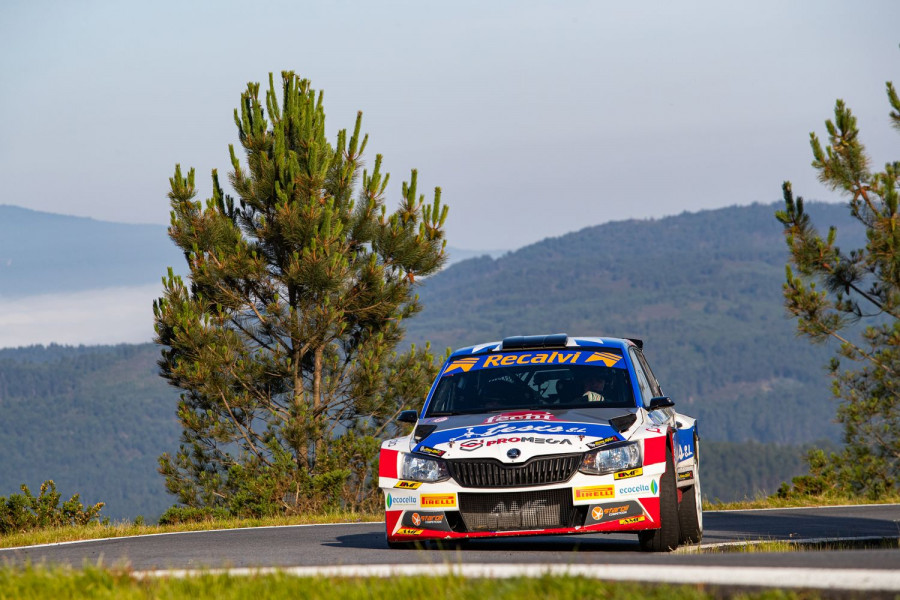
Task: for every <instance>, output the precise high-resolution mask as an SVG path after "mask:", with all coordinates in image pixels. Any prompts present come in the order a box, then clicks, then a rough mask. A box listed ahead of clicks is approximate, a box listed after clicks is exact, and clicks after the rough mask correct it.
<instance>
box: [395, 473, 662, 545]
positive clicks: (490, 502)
mask: <svg viewBox="0 0 900 600" xmlns="http://www.w3.org/2000/svg"><path fill="white" fill-rule="evenodd" d="M664 469H665V464H664V463H663V464H654V465H650V466H645V467H643V468H639V469H634V470H632V471H627V472H620V473H615V474H609V475H602V476H596V475H585V474H583V473H580V472H578V473H576V474H575V475H573V476H572V477H571V478H570V479H569V480H568V481H566V482H565V483H561V484H556V485H547V486H537V487H535V486H532V487H520V488H509V487H503V488H472V487H462V486H460V485H459V484H458V483H456V482H455V481H454V480H452V479H450V480H448V481H443V482H439V483H419V482H410V481H404V480H401V479H396V478H389V477H381V478H380V480H379V485H380V487H381V490H382V491H383V492H384V497H385V526H386V533H387V537H388V540H390V541H414V540H421V539H464V538H481V537H504V536H517V535H542V534H543V535H551V534H552V535H559V534H573V533H600V532H607V533H608V532H618V531H640V530H644V529H656V528H659V526H660V525H659V480H660V477H661V476H662V474H663V471H664Z"/></svg>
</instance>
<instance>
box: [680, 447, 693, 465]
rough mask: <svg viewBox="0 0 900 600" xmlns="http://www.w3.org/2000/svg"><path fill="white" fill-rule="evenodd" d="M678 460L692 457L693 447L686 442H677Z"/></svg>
mask: <svg viewBox="0 0 900 600" xmlns="http://www.w3.org/2000/svg"><path fill="white" fill-rule="evenodd" d="M677 455H678V460H679V461H682V460H684V459H686V458H692V457H693V456H694V449H693V448H692V447H691V446H689V445H688V444H678V452H677Z"/></svg>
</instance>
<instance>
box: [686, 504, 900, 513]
mask: <svg viewBox="0 0 900 600" xmlns="http://www.w3.org/2000/svg"><path fill="white" fill-rule="evenodd" d="M876 506H884V507H889V506H900V504H892V503H887V504H833V505H829V506H783V507H781V508H729V509H727V510H718V509H713V510H704V511H703V512H705V513H733V512H769V511H773V510H813V509H816V508H863V507H876Z"/></svg>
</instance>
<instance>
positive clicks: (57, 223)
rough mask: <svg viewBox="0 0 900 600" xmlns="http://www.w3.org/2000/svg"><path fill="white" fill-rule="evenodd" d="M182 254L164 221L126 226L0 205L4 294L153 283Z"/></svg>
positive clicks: (0, 263)
mask: <svg viewBox="0 0 900 600" xmlns="http://www.w3.org/2000/svg"><path fill="white" fill-rule="evenodd" d="M183 262H184V257H183V255H182V254H181V252H179V251H178V249H177V248H175V245H174V244H172V242H171V241H169V238H168V236H167V235H166V227H164V226H162V225H127V224H123V223H109V222H105V221H96V220H94V219H88V218H84V217H71V216H65V215H56V214H52V213H45V212H38V211H33V210H28V209H25V208H19V207H17V206H9V205H0V297H2V298H16V297H23V296H33V295H37V294H48V293H55V292H75V291H83V290H92V289H97V288H107V287H122V286H136V285H146V284H149V283H155V282H158V281H159V280H160V278H161V277H162V276H163V275H165V273H166V267H167V266H170V265H171V266H174V267H176V268H178V267H180V266H181V264H182V263H183Z"/></svg>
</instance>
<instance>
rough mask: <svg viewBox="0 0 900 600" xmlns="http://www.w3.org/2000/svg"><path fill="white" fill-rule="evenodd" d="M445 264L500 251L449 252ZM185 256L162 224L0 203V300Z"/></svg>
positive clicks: (180, 263) (111, 279) (180, 267)
mask: <svg viewBox="0 0 900 600" xmlns="http://www.w3.org/2000/svg"><path fill="white" fill-rule="evenodd" d="M447 251H448V255H449V259H448V265H449V264H453V263H455V262H458V261H460V260H465V259H467V258H471V257H473V256H499V255H501V254H503V253H504V252H505V251H504V250H466V249H461V248H452V247H450V248H448V249H447ZM170 266H171V267H173V268H174V269H175V272H176V273H180V274H184V273H185V272H186V267H185V263H184V256H183V254H182V253H181V251H180V250H178V249H177V248H176V247H175V244H173V243H172V241H171V240H170V239H169V236H168V233H167V227H166V226H164V225H132V224H126V223H112V222H108V221H97V220H95V219H89V218H85V217H72V216H67V215H58V214H53V213H47V212H39V211H34V210H29V209H26V208H21V207H18V206H10V205H7V204H0V299H2V298H7V299H8V298H21V297H24V296H33V295H38V294H48V293H55V292H78V291H85V290H94V289H99V288H110V287H126V286H139V285H147V284H153V283H157V282H159V280H160V279H161V278H162V277H163V275H165V274H166V269H167V268H168V267H170Z"/></svg>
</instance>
